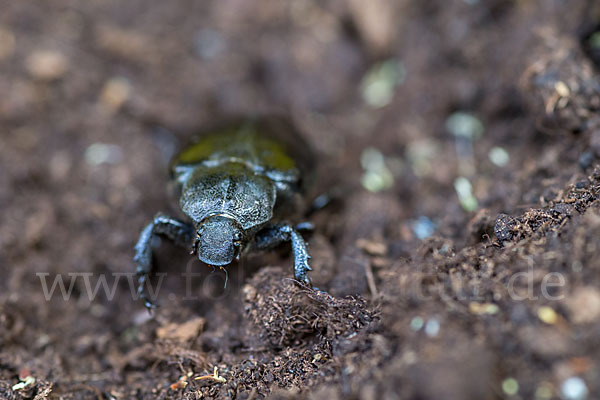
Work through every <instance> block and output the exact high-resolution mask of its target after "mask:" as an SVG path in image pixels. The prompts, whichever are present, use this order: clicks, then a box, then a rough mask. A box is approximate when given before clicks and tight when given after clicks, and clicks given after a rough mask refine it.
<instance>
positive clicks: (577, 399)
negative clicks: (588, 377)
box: [560, 376, 588, 400]
mask: <svg viewBox="0 0 600 400" xmlns="http://www.w3.org/2000/svg"><path fill="white" fill-rule="evenodd" d="M560 391H561V393H562V395H563V397H564V399H565V400H585V399H587V395H588V388H587V386H586V384H585V382H584V381H583V379H581V378H580V377H578V376H573V377H571V378H569V379H566V380H565V381H564V382H563V383H562V385H560Z"/></svg>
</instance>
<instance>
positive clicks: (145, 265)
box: [133, 214, 194, 309]
mask: <svg viewBox="0 0 600 400" xmlns="http://www.w3.org/2000/svg"><path fill="white" fill-rule="evenodd" d="M155 235H164V236H166V237H167V238H169V239H170V240H172V241H173V242H175V244H178V245H181V246H189V245H191V243H192V241H193V240H194V227H193V226H191V225H190V224H187V223H185V222H182V221H179V220H177V219H175V218H171V217H169V216H167V215H164V214H157V215H156V216H155V217H154V220H152V222H150V223H149V224H148V225H146V227H145V228H144V229H143V230H142V233H140V237H139V239H138V241H137V243H136V245H135V256H134V257H133V261H135V263H136V265H137V269H136V273H137V276H138V285H137V293H138V296H139V297H140V299H142V300H144V304H145V305H146V307H147V308H148V309H150V308H154V307H155V306H154V304H153V303H152V301H151V300H150V299H148V296H146V293H145V292H144V287H145V284H146V280H147V279H148V276H149V274H150V272H152V238H153V237H154V236H155Z"/></svg>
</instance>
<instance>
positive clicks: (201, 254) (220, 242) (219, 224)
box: [194, 215, 242, 266]
mask: <svg viewBox="0 0 600 400" xmlns="http://www.w3.org/2000/svg"><path fill="white" fill-rule="evenodd" d="M241 238H242V231H241V228H240V226H239V224H238V223H237V222H236V221H235V220H234V219H233V218H229V217H226V216H222V215H215V216H211V217H208V218H206V219H205V220H203V221H202V222H200V224H198V227H197V237H196V243H195V244H194V250H195V252H197V253H198V259H199V260H200V261H202V262H204V263H206V264H208V265H215V266H222V265H227V264H230V263H231V262H232V261H233V259H234V258H235V259H238V258H239V255H240V250H241Z"/></svg>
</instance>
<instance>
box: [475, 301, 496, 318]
mask: <svg viewBox="0 0 600 400" xmlns="http://www.w3.org/2000/svg"><path fill="white" fill-rule="evenodd" d="M469 311H470V312H471V313H472V314H477V315H483V314H489V315H493V314H496V313H498V311H500V309H499V308H498V306H497V305H496V304H493V303H477V302H471V303H469Z"/></svg>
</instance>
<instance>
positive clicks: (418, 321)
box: [410, 317, 425, 332]
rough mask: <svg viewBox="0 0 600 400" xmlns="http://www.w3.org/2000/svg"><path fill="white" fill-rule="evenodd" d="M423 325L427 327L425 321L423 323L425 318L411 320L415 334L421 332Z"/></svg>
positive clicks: (411, 327) (411, 326)
mask: <svg viewBox="0 0 600 400" xmlns="http://www.w3.org/2000/svg"><path fill="white" fill-rule="evenodd" d="M423 325H425V321H423V318H421V317H414V318H413V319H411V320H410V329H412V330H413V331H415V332H417V331H419V330H421V328H422V327H423Z"/></svg>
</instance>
